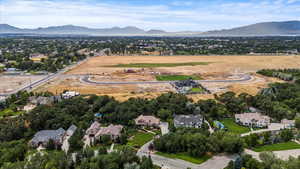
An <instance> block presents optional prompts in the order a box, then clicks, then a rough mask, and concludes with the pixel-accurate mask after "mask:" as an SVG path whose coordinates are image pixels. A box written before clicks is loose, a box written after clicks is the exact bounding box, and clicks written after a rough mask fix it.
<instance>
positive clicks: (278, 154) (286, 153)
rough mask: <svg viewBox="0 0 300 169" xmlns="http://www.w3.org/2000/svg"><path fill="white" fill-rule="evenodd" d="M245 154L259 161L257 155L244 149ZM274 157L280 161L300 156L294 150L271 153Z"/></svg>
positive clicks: (297, 151)
mask: <svg viewBox="0 0 300 169" xmlns="http://www.w3.org/2000/svg"><path fill="white" fill-rule="evenodd" d="M245 153H246V154H249V155H252V157H253V158H255V159H257V160H260V159H259V153H258V152H255V151H252V150H249V149H245ZM273 153H274V154H275V156H276V157H278V158H280V159H282V160H288V159H289V157H290V156H292V157H295V158H297V157H298V156H300V149H294V150H284V151H273Z"/></svg>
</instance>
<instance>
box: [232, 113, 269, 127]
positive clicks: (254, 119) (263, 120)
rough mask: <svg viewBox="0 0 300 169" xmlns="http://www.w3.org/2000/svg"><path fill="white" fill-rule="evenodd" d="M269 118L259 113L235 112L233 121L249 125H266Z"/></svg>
mask: <svg viewBox="0 0 300 169" xmlns="http://www.w3.org/2000/svg"><path fill="white" fill-rule="evenodd" d="M270 121H271V118H270V117H268V116H265V115H262V114H260V113H243V114H235V122H236V123H238V124H241V125H243V126H249V127H259V128H263V127H268V125H269V124H270Z"/></svg>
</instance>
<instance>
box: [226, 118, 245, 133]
mask: <svg viewBox="0 0 300 169" xmlns="http://www.w3.org/2000/svg"><path fill="white" fill-rule="evenodd" d="M220 122H221V123H222V124H223V125H224V126H225V127H226V128H227V129H228V131H229V132H232V133H235V134H243V133H247V132H250V131H251V130H250V128H248V127H243V126H240V125H238V124H236V123H235V122H234V120H233V119H224V120H221V121H220Z"/></svg>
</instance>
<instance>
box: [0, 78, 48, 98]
mask: <svg viewBox="0 0 300 169" xmlns="http://www.w3.org/2000/svg"><path fill="white" fill-rule="evenodd" d="M44 77H45V76H29V75H28V76H20V75H0V93H1V94H7V93H10V92H13V91H15V90H17V89H20V88H22V87H23V86H25V85H28V84H30V83H33V82H34V81H37V80H40V79H42V78H44Z"/></svg>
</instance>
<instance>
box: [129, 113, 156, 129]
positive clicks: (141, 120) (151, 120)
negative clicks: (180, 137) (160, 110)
mask: <svg viewBox="0 0 300 169" xmlns="http://www.w3.org/2000/svg"><path fill="white" fill-rule="evenodd" d="M134 121H135V124H136V125H139V126H155V127H157V126H159V124H160V119H158V118H156V117H154V116H144V115H140V116H139V117H138V118H136V119H134Z"/></svg>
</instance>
